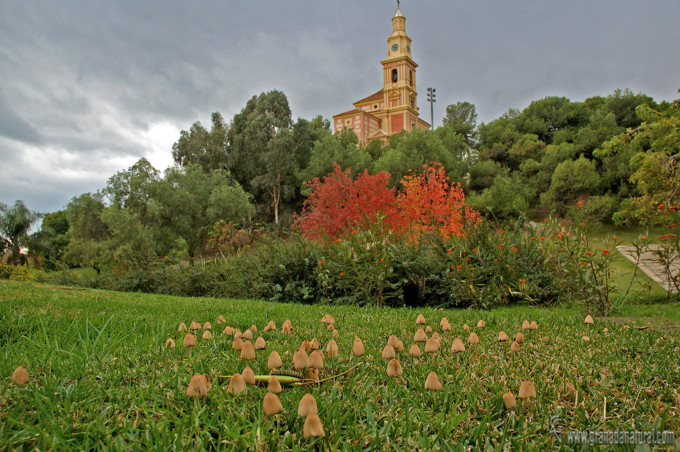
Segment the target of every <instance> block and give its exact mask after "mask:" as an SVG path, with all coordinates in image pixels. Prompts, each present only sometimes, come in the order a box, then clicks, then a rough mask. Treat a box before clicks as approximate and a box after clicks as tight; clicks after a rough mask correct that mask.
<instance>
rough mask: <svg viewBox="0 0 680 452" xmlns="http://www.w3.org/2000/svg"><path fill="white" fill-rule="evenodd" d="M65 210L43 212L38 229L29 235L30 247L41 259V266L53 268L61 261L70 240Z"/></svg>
mask: <svg viewBox="0 0 680 452" xmlns="http://www.w3.org/2000/svg"><path fill="white" fill-rule="evenodd" d="M68 230H69V224H68V213H67V212H66V210H57V211H56V212H52V213H48V214H45V216H44V217H43V221H42V224H41V225H40V230H39V231H38V232H36V233H35V234H33V235H32V236H31V240H30V249H31V250H33V252H34V253H35V254H36V255H37V256H38V257H40V258H41V259H43V268H46V269H53V268H55V267H56V264H57V262H59V261H61V259H62V257H63V255H64V251H65V249H66V247H67V246H68V242H69V240H70V237H69V234H68Z"/></svg>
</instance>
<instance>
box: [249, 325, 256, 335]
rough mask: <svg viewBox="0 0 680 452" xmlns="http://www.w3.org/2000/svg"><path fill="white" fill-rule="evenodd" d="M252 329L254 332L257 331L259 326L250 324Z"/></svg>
mask: <svg viewBox="0 0 680 452" xmlns="http://www.w3.org/2000/svg"><path fill="white" fill-rule="evenodd" d="M250 331H252V332H253V333H257V326H255V325H250Z"/></svg>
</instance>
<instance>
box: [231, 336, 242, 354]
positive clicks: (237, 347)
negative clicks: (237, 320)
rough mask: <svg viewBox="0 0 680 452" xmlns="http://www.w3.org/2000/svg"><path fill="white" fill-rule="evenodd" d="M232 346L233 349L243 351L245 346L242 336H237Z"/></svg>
mask: <svg viewBox="0 0 680 452" xmlns="http://www.w3.org/2000/svg"><path fill="white" fill-rule="evenodd" d="M231 348H232V349H233V350H238V351H241V349H242V348H243V340H242V339H241V338H240V337H237V338H236V339H234V342H232V344H231Z"/></svg>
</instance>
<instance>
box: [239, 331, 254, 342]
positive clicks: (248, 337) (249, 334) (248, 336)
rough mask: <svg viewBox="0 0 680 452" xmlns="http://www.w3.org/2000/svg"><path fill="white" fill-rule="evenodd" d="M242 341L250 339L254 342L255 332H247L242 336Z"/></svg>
mask: <svg viewBox="0 0 680 452" xmlns="http://www.w3.org/2000/svg"><path fill="white" fill-rule="evenodd" d="M241 339H248V340H249V341H252V340H253V331H252V330H245V331H244V332H243V334H242V335H241Z"/></svg>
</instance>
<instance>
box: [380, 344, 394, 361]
mask: <svg viewBox="0 0 680 452" xmlns="http://www.w3.org/2000/svg"><path fill="white" fill-rule="evenodd" d="M395 356H396V355H395V351H394V347H392V346H391V345H390V344H387V345H386V346H385V348H383V351H382V359H392V358H394V357H395Z"/></svg>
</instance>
